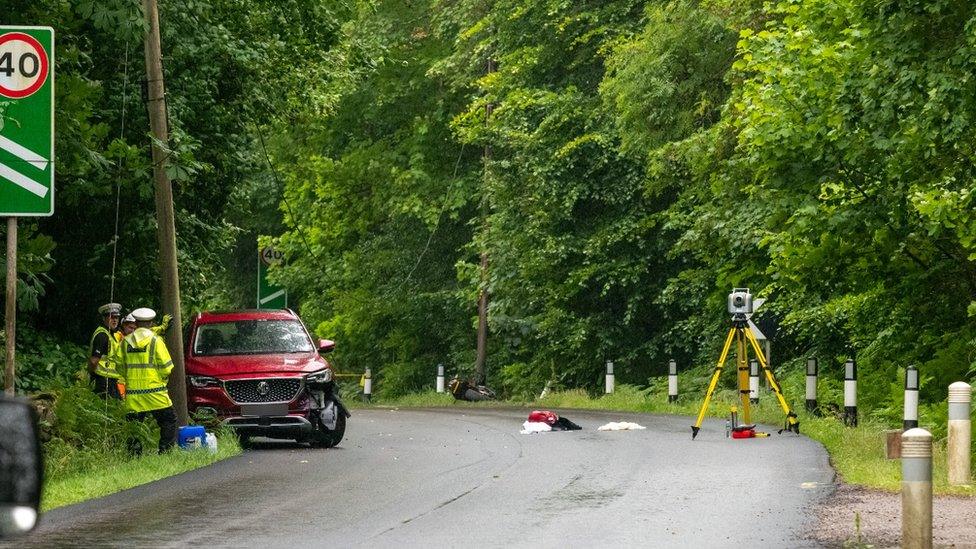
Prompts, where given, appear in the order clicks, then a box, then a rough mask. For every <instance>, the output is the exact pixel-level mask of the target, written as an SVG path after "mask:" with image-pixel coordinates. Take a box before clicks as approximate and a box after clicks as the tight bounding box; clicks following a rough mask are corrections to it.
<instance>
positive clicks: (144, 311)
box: [130, 307, 156, 322]
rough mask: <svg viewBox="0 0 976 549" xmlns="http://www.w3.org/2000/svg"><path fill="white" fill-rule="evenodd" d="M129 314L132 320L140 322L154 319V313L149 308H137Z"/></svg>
mask: <svg viewBox="0 0 976 549" xmlns="http://www.w3.org/2000/svg"><path fill="white" fill-rule="evenodd" d="M130 314H131V315H132V318H134V319H135V320H137V321H142V322H145V321H148V320H152V319H154V318H156V311H154V310H152V309H150V308H149V307H139V308H138V309H136V310H134V311H132V313H130Z"/></svg>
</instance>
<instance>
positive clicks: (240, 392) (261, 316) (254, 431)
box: [185, 309, 350, 448]
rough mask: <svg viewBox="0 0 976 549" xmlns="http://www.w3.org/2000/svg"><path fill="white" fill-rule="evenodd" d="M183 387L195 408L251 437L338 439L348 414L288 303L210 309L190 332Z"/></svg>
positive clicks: (323, 345)
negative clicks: (283, 306) (266, 307)
mask: <svg viewBox="0 0 976 549" xmlns="http://www.w3.org/2000/svg"><path fill="white" fill-rule="evenodd" d="M185 343H186V347H185V348H186V351H185V353H186V361H185V362H186V374H187V380H186V382H187V383H186V388H187V397H188V398H187V403H188V405H189V409H190V413H194V412H198V413H200V414H203V415H208V416H210V415H212V416H215V417H216V418H217V420H218V421H220V422H221V423H223V424H224V425H227V426H230V427H233V428H234V429H235V430H236V431H237V433H238V435H239V436H240V437H241V439H242V440H245V441H246V440H247V438H248V437H250V436H255V435H257V436H265V437H271V438H293V439H295V440H297V441H299V442H310V443H311V444H312V445H313V446H321V447H325V448H329V447H332V446H335V445H336V444H339V441H340V440H342V436H343V434H345V431H346V418H348V417H349V416H350V414H349V411H348V410H347V409H346V407H345V405H344V404H343V403H342V401H341V400H339V394H338V391H337V389H336V387H335V382H334V380H333V377H334V376H333V372H332V368H331V366H329V363H328V362H326V360H325V359H324V358H322V357H321V356H320V354H325V353H328V352H329V351H331V350H333V349H334V348H335V343H334V342H332V341H329V340H327V339H320V340H318V343H317V344H313V340H312V338H311V337H310V336H309V334H308V330H307V329H306V328H305V325H304V324H302V321H301V320H300V319H299V318H298V315H296V314H295V313H293V312H292V311H290V310H287V309H284V310H276V311H267V310H254V311H238V312H206V313H199V314H197V315H196V316H195V317H194V318H193V320H192V321H191V322H190V325H189V327H188V328H187V333H186V342H185Z"/></svg>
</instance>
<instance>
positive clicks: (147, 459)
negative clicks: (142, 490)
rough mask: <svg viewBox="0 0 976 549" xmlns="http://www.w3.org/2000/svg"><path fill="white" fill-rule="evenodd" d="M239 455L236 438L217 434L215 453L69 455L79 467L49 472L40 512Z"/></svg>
mask: <svg viewBox="0 0 976 549" xmlns="http://www.w3.org/2000/svg"><path fill="white" fill-rule="evenodd" d="M240 453H241V446H240V444H238V442H237V437H235V436H233V435H232V434H231V435H227V434H218V443H217V452H216V453H213V454H212V453H210V452H208V451H207V450H193V451H185V450H179V449H176V450H173V451H171V452H168V453H165V454H162V455H160V454H155V453H150V454H145V455H143V456H139V457H132V456H128V455H126V454H125V453H124V452H119V451H101V452H99V451H94V450H89V451H85V452H78V451H75V452H72V458H73V459H77V460H81V461H82V462H83V465H82V466H80V467H69V468H55V469H54V470H53V471H52V470H51V469H50V468H49V469H48V471H49V473H48V476H47V478H45V480H44V492H43V494H42V496H41V507H42V510H44V511H48V510H51V509H54V508H57V507H62V506H64V505H71V504H72V503H78V502H81V501H85V500H89V499H94V498H98V497H102V496H107V495H109V494H114V493H115V492H119V491H122V490H125V489H127V488H132V487H135V486H139V485H141V484H146V483H148V482H152V481H154V480H159V479H162V478H166V477H171V476H173V475H178V474H180V473H183V472H185V471H190V470H192V469H197V468H199V467H204V466H206V465H210V464H211V463H214V462H217V461H220V460H222V459H226V458H229V457H232V456H236V455H238V454H240Z"/></svg>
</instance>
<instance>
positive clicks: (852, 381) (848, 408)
mask: <svg viewBox="0 0 976 549" xmlns="http://www.w3.org/2000/svg"><path fill="white" fill-rule="evenodd" d="M844 425H847V426H849V427H857V362H855V361H854V359H853V358H849V359H847V362H845V363H844Z"/></svg>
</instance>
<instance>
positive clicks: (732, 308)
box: [691, 288, 800, 440]
mask: <svg viewBox="0 0 976 549" xmlns="http://www.w3.org/2000/svg"><path fill="white" fill-rule="evenodd" d="M729 312H730V313H732V327H731V328H730V329H729V335H728V336H727V337H726V338H725V345H724V346H723V347H722V355H721V356H720V357H719V359H718V364H717V365H716V366H715V371H714V372H713V373H712V379H711V381H709V383H708V391H707V392H706V393H705V401H704V402H702V407H701V410H700V411H699V412H698V419H697V420H695V424H694V425H692V426H691V439H692V440H694V439H695V437H696V436H698V431H699V429H701V424H702V421H703V420H704V419H705V413H706V412H707V411H708V403H709V402H711V400H712V395H713V394H714V393H715V387H716V386H717V385H718V378H719V377H720V376H721V375H722V368H723V367H724V366H725V360H726V359H727V358H728V357H729V350H730V349H731V348H732V340H733V339H734V340H735V358H736V363H737V365H738V386H739V399H740V400H741V404H742V408H741V410H742V419H743V421H744V422H745V423H746V424H750V423H752V421H751V417H750V410H749V359H748V356H747V355H748V347H749V346H752V349H753V351H755V353H756V359H757V360H758V361H759V365H760V367H761V368H762V371H763V374H764V375H765V376H766V380H767V381H768V382H769V386H770V387H771V388H772V389H773V392H774V393H775V394H776V400H777V401H779V405H780V407H782V408H783V411H784V412H786V424H785V425H784V426H783V429H780V431H779V432H780V433H782V432H783V431H793V432H794V433H796V434H800V422H799V421H798V420H797V418H796V414H795V413H794V412H793V410H792V409H790V405H789V403H788V402H786V398H785V397H784V396H783V391H782V390H781V389H780V386H779V383H778V382H777V381H776V376H774V375H773V371H772V370H770V369H769V365H767V364H766V356H765V355H764V354H763V352H762V350H761V349H760V348H759V341H757V340H756V336H755V335H754V334H753V333H752V330H751V329H750V328H749V318H748V317H747V316H746V315H747V314H750V313H752V294H750V293H749V289H748V288H735V289H733V290H732V293H731V294H729ZM747 343H748V344H747Z"/></svg>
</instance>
